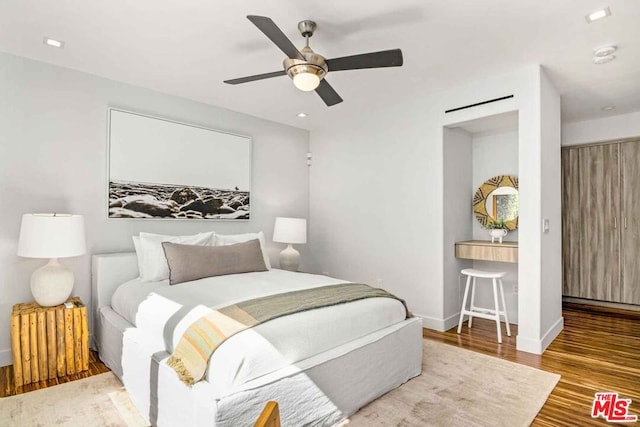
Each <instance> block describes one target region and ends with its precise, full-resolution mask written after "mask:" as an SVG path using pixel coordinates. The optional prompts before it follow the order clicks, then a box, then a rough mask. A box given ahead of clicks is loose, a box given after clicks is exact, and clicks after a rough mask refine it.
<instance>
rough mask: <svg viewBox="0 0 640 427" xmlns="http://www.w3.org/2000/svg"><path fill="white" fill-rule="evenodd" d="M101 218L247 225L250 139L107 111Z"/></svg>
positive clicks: (124, 112) (202, 128) (138, 115)
mask: <svg viewBox="0 0 640 427" xmlns="http://www.w3.org/2000/svg"><path fill="white" fill-rule="evenodd" d="M108 140H109V191H108V193H109V200H108V203H109V207H108V212H109V214H108V215H109V218H145V219H208V220H211V219H213V220H220V219H227V220H247V219H249V218H250V214H251V208H250V207H251V205H250V201H251V190H250V187H251V138H249V137H247V136H241V135H234V134H231V133H226V132H221V131H217V130H213V129H207V128H204V127H200V126H195V125H189V124H185V123H179V122H175V121H171V120H165V119H160V118H156V117H151V116H146V115H143V114H138V113H132V112H129V111H123V110H118V109H115V108H110V109H109V138H108Z"/></svg>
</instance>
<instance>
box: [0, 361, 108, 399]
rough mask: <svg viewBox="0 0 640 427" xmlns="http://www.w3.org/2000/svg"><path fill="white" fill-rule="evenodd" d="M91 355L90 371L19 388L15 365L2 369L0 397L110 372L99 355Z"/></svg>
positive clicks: (0, 371)
mask: <svg viewBox="0 0 640 427" xmlns="http://www.w3.org/2000/svg"><path fill="white" fill-rule="evenodd" d="M89 353H90V354H89V370H88V371H85V372H81V373H79V374H73V375H67V376H66V377H60V378H56V379H52V380H47V381H40V382H37V383H32V384H27V385H24V386H22V387H17V388H16V386H15V384H14V383H13V365H9V366H3V367H0V397H7V396H14V395H16V394H21V393H27V392H29V391H33V390H39V389H41V388H46V387H51V386H54V385H57V384H62V383H68V382H69V381H74V380H79V379H82V378H88V377H90V376H92V375H98V374H102V373H104V372H109V368H107V367H106V366H105V365H104V364H103V363H102V362H101V361H100V359H98V355H97V354H96V353H95V352H94V351H90V352H89Z"/></svg>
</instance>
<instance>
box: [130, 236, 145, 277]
mask: <svg viewBox="0 0 640 427" xmlns="http://www.w3.org/2000/svg"><path fill="white" fill-rule="evenodd" d="M131 239H132V240H133V247H134V248H135V250H136V258H138V277H142V274H141V273H140V272H141V271H142V258H143V255H142V248H141V247H140V236H131Z"/></svg>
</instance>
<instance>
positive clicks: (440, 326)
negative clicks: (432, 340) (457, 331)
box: [413, 313, 460, 332]
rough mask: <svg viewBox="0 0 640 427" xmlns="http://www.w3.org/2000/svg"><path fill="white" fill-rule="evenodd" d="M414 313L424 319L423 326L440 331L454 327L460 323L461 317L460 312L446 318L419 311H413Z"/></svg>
mask: <svg viewBox="0 0 640 427" xmlns="http://www.w3.org/2000/svg"><path fill="white" fill-rule="evenodd" d="M413 315H414V316H416V317H419V318H421V319H422V327H423V328H427V329H433V330H435V331H438V332H444V331H448V330H449V329H451V328H453V327H454V326H456V325H457V324H458V319H459V318H460V313H458V314H454V315H452V316H449V317H447V318H446V319H437V318H435V317H429V316H424V315H422V314H418V313H413Z"/></svg>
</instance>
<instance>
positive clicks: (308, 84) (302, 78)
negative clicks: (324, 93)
mask: <svg viewBox="0 0 640 427" xmlns="http://www.w3.org/2000/svg"><path fill="white" fill-rule="evenodd" d="M293 84H294V85H295V87H297V88H298V89H300V90H301V91H303V92H310V91H312V90H315V89H316V88H317V87H318V86H319V85H320V77H318V76H317V75H316V74H313V73H306V72H305V73H298V74H296V75H295V76H293Z"/></svg>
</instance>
